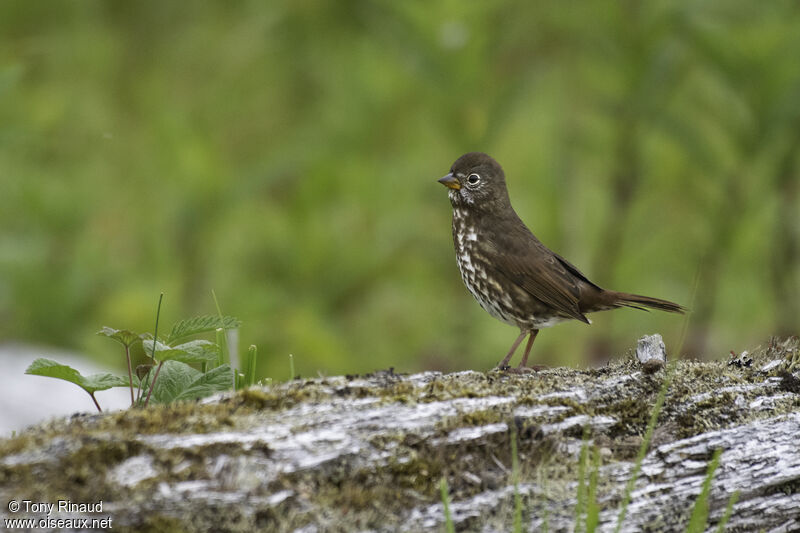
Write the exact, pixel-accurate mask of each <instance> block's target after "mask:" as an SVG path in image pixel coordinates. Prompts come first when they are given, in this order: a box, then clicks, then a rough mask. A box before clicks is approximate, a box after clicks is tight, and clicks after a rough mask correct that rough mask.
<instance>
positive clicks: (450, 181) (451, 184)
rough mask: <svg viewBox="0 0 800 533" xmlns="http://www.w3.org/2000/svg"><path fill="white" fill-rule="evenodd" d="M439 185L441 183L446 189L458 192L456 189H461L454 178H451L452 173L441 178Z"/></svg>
mask: <svg viewBox="0 0 800 533" xmlns="http://www.w3.org/2000/svg"><path fill="white" fill-rule="evenodd" d="M439 183H441V184H442V185H444V186H445V187H447V188H448V189H455V190H458V189H460V188H461V183H460V182H459V181H458V180H457V179H456V177H455V176H453V173H452V172H451V173H450V174H448V175H447V176H445V177H443V178H441V179H440V180H439Z"/></svg>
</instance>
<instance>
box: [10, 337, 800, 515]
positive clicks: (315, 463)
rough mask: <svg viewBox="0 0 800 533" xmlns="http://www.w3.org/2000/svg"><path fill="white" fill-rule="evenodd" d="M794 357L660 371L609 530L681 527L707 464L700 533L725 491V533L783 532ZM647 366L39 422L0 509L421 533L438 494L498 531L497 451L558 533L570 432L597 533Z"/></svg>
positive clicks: (346, 384) (317, 382) (791, 349)
mask: <svg viewBox="0 0 800 533" xmlns="http://www.w3.org/2000/svg"><path fill="white" fill-rule="evenodd" d="M798 345H800V342H798V341H797V340H796V339H791V340H788V341H785V342H772V343H770V346H769V347H768V348H765V349H763V350H759V351H758V352H757V353H756V354H755V355H753V356H752V359H751V357H750V356H746V355H744V356H743V357H740V358H738V359H737V360H736V362H735V364H732V365H729V364H726V363H723V362H713V363H699V362H690V361H682V362H679V363H678V364H677V365H676V367H675V369H674V371H672V372H673V373H672V374H671V375H672V376H673V379H672V381H671V385H670V387H669V389H668V392H667V396H666V402H665V404H664V409H663V410H662V412H661V415H660V417H659V421H658V424H657V427H656V431H655V433H654V437H653V441H652V443H651V446H650V450H649V453H648V454H647V456H646V457H645V460H644V462H643V465H642V473H641V475H640V477H639V479H638V481H637V483H636V485H635V487H634V490H633V493H632V498H631V503H630V505H629V507H628V509H627V517H626V519H625V521H624V524H623V528H622V530H623V531H683V530H684V529H685V527H686V524H687V522H688V519H689V515H690V513H691V510H692V507H693V505H694V502H695V500H696V498H697V495H698V494H699V492H700V488H701V485H702V483H703V480H704V478H705V474H706V468H707V464H708V462H709V460H710V458H711V457H712V455H713V452H714V450H716V449H722V450H723V452H722V455H721V459H720V466H719V468H718V470H717V472H716V474H715V475H714V477H713V480H712V489H711V493H710V498H709V507H710V516H709V528H713V527H714V526H715V524H716V523H717V522H718V521H719V520H720V518H721V516H722V514H723V512H724V510H725V506H726V504H727V502H728V498H729V497H730V495H731V494H732V493H733V492H734V491H739V501H738V503H737V504H736V505H735V506H734V508H733V514H732V517H731V519H730V522H729V524H728V530H729V531H752V530H758V529H761V528H764V529H765V530H766V531H795V530H798V529H800V494H799V493H800V445H798V441H797V437H798V435H800V394H799V393H800V380H799V379H798V377H797V370H798V369H797V368H795V366H798V365H797V363H798V360H799V359H800V356H798ZM647 368H648V369H647V371H643V369H642V367H641V366H640V365H639V363H638V362H636V361H634V360H633V359H630V360H627V361H625V362H622V363H616V364H614V365H611V366H607V367H603V368H600V369H595V370H589V371H578V370H569V369H551V370H546V371H542V372H538V373H535V374H531V375H522V376H520V375H508V374H502V373H497V372H491V373H487V374H484V373H478V372H461V373H456V374H449V375H442V374H439V373H434V372H427V373H423V374H415V375H411V376H401V375H397V374H394V373H393V372H391V371H389V372H379V373H376V374H373V375H370V376H366V377H331V378H321V379H313V380H295V381H293V382H291V383H289V384H283V385H275V386H271V387H263V388H253V389H250V390H247V391H243V392H240V393H237V394H231V395H226V396H222V397H217V398H214V399H211V400H207V401H205V402H203V403H200V404H183V405H178V406H172V407H164V408H151V409H147V410H130V411H124V412H117V413H110V414H103V415H90V416H78V417H73V418H70V419H62V420H56V421H54V422H52V423H49V424H44V425H41V426H37V427H34V428H31V429H30V430H28V431H26V432H24V433H22V434H21V435H18V436H16V437H15V438H13V439H9V440H6V441H0V499H2V500H3V501H4V502H8V501H9V500H12V499H15V500H23V499H29V500H32V501H38V502H55V501H57V500H59V499H70V500H71V501H72V502H86V503H90V502H96V501H98V500H102V501H103V513H102V515H105V516H111V517H112V518H113V527H114V529H115V530H123V531H124V530H125V529H130V530H147V529H151V530H188V531H249V530H254V529H261V530H270V531H272V530H277V531H292V530H295V529H298V528H303V529H302V530H303V531H330V530H334V531H353V530H375V531H394V530H400V531H421V530H436V529H437V528H441V527H442V525H443V523H444V517H443V508H442V502H441V498H440V494H439V483H440V480H441V479H442V478H446V479H447V481H448V484H449V486H450V497H451V499H452V503H451V511H452V515H453V520H454V521H455V523H456V527H457V529H459V530H469V531H507V530H510V527H511V524H512V513H513V501H514V488H513V483H512V476H511V464H512V459H511V451H510V450H511V446H510V438H512V435H514V438H517V440H518V448H519V461H520V464H521V483H520V485H519V489H518V490H519V493H520V494H521V495H522V497H523V506H524V514H523V516H524V523H525V526H526V528H527V529H528V530H531V531H538V530H540V529H541V528H542V525H543V523H544V521H546V522H547V524H548V527H549V530H550V531H572V530H574V528H575V523H574V522H575V518H576V512H575V506H576V495H577V493H578V489H577V486H578V483H577V479H578V474H577V473H578V470H579V467H578V463H577V459H578V455H579V452H580V449H581V447H582V445H583V439H584V435H586V438H587V439H588V442H589V443H590V444H591V445H595V446H597V447H598V449H599V453H600V456H601V458H602V465H601V466H600V467H599V470H598V479H599V483H598V502H599V504H600V508H601V512H600V515H599V518H600V527H599V530H600V531H611V530H613V527H614V524H615V523H616V519H617V515H618V512H619V509H618V507H619V502H620V501H621V499H622V495H623V493H624V487H625V485H626V483H627V482H628V480H629V479H630V477H631V471H632V469H633V463H634V457H635V455H636V451H637V449H638V448H639V446H640V445H641V442H642V438H641V435H642V434H643V433H644V428H645V425H646V423H647V420H648V418H649V415H650V410H651V408H652V405H653V402H654V399H655V397H656V396H657V394H658V392H659V390H660V388H661V385H662V383H663V381H664V378H665V374H666V372H670V371H669V370H664V369H661V370H659V369H658V366H650V367H647ZM791 372H795V373H794V374H792V373H791ZM509 428H511V429H512V430H513V431H510V430H509ZM588 470H591V467H590V468H589V469H588ZM587 476H588V474H587ZM1 512H4V513H5V516H6V517H8V516H12V515H11V514H10V513H8V512H7V510H6V509H5V508H4V509H3V510H2V511H1ZM18 515H20V516H22V515H23V513H18ZM13 516H17V515H13ZM68 517H69V516H68ZM72 517H74V516H72Z"/></svg>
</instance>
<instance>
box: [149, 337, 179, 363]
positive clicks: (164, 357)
mask: <svg viewBox="0 0 800 533" xmlns="http://www.w3.org/2000/svg"><path fill="white" fill-rule="evenodd" d="M154 343H155V348H156V351H155V356H153V344H154ZM142 348H144V353H145V355H146V356H147V357H149V358H150V359H155V360H156V361H169V360H170V359H175V356H177V355H180V353H183V350H180V349H178V348H173V347H172V346H169V345H167V344H164V343H163V342H160V341H153V339H144V340H143V341H142Z"/></svg>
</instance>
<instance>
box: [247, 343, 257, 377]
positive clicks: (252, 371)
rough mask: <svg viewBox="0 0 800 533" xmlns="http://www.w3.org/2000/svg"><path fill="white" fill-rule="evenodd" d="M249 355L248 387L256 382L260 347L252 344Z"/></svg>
mask: <svg viewBox="0 0 800 533" xmlns="http://www.w3.org/2000/svg"><path fill="white" fill-rule="evenodd" d="M247 356H248V357H247V379H246V380H245V383H246V384H247V386H248V387H252V386H253V384H254V383H255V382H256V358H257V357H258V348H257V347H256V345H255V344H251V345H250V349H249V350H248V351H247Z"/></svg>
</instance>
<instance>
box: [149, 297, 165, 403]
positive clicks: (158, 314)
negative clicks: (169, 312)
mask: <svg viewBox="0 0 800 533" xmlns="http://www.w3.org/2000/svg"><path fill="white" fill-rule="evenodd" d="M163 299H164V293H163V292H162V293H161V295H160V296H159V297H158V308H157V309H156V327H155V331H153V353H151V354H150V359H152V360H153V361H155V360H156V346H157V345H158V319H159V317H161V300H163ZM163 364H164V361H160V362H159V363H158V368H156V373H155V374H154V375H153V381H151V382H150V390H149V391H148V392H147V399H146V400H145V401H144V406H145V407H147V405H148V404H149V403H150V395H151V394H153V387H155V386H156V378H157V377H158V373H159V371H160V370H161V365H163Z"/></svg>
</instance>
